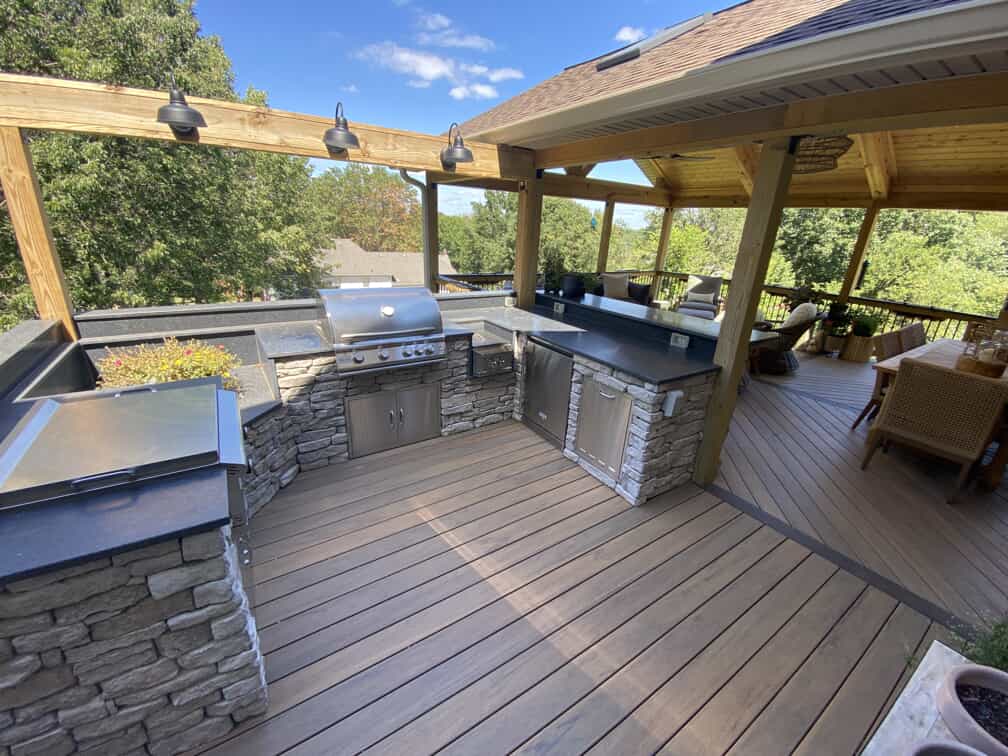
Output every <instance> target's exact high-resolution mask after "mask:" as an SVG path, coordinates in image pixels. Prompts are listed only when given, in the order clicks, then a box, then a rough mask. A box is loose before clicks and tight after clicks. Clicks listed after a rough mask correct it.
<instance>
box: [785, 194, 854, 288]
mask: <svg viewBox="0 0 1008 756" xmlns="http://www.w3.org/2000/svg"><path fill="white" fill-rule="evenodd" d="M863 218H864V210H860V209H857V208H843V209H827V210H824V209H819V208H807V207H802V208H788V209H786V210H785V211H784V216H783V218H782V220H781V226H780V230H779V231H778V233H777V249H778V250H779V251H780V253H781V254H782V255H783V256H784V258H785V259H786V260H787V261H788V262H789V263H790V264H791V269H792V270H793V271H794V276H795V280H796V281H797V282H798V284H799V285H802V286H813V287H817V288H830V285H831V284H833V283H834V282H839V281H842V280H843V277H844V273H845V272H846V270H847V265H848V263H849V262H850V257H851V251H852V250H853V248H854V241H855V240H856V239H857V233H858V229H859V228H860V226H861V221H862V219H863Z"/></svg>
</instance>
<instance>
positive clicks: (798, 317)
mask: <svg viewBox="0 0 1008 756" xmlns="http://www.w3.org/2000/svg"><path fill="white" fill-rule="evenodd" d="M818 314H819V308H818V307H816V305H815V303H813V302H802V303H801V304H800V305H798V306H797V307H795V308H794V309H793V310H791V312H790V313H789V314H788V316H787V318H785V319H784V322H783V323H781V324H780V326H779V327H780V328H782V329H783V328H790V327H791V326H796V325H798V324H799V323H805V322H806V321H809V320H815V318H816V316H817V315H818Z"/></svg>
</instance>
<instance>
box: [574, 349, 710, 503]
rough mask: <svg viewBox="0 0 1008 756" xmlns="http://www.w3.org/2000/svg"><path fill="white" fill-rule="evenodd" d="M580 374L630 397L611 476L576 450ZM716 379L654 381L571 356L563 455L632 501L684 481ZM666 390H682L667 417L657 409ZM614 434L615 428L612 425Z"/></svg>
mask: <svg viewBox="0 0 1008 756" xmlns="http://www.w3.org/2000/svg"><path fill="white" fill-rule="evenodd" d="M585 376H592V377H593V378H594V379H595V380H596V381H597V382H598V383H600V384H603V385H605V386H609V387H610V388H612V389H614V390H616V391H621V392H626V393H628V394H629V395H630V397H631V399H632V404H631V408H630V426H629V430H628V432H627V445H626V448H625V450H624V453H623V464H622V466H621V467H620V472H619V478H618V479H616V480H613V479H612V477H611V476H609V475H607V474H606V473H605V472H603V471H601V470H599V469H597V468H596V467H594V466H593V465H592V464H591V463H590V462H588V461H587V460H584V459H581V457H580V456H579V455H578V454H577V447H576V444H575V439H576V438H577V424H578V411H579V408H580V406H581V389H582V384H583V381H584V378H585ZM715 377H716V374H714V373H711V374H708V375H701V376H696V377H693V378H686V379H683V380H678V381H670V382H668V383H661V384H654V383H648V382H647V381H643V380H641V379H639V378H636V377H634V376H632V375H628V374H627V373H623V372H620V371H619V370H614V369H613V368H610V367H607V366H605V365H601V364H599V363H597V362H593V361H591V360H587V359H585V358H583V357H577V356H576V357H575V358H574V371H573V376H572V382H571V399H570V413H569V415H568V418H567V437H566V439H565V440H564V454H565V455H566V456H567V457H568V458H570V459H572V460H574V461H575V462H577V463H578V464H579V465H581V466H582V467H583V468H585V469H586V470H588V471H589V472H590V473H591V474H592V475H594V476H595V477H597V478H599V479H600V480H602V481H603V482H604V483H606V484H607V485H610V486H612V487H613V488H614V489H615V490H616V493H618V494H619V495H620V496H622V497H623V498H624V499H626V500H627V501H629V502H630V503H631V504H643V503H644V502H645V501H647V500H648V499H650V498H653V497H655V496H657V495H658V494H661V493H664V492H665V491H669V490H671V489H673V488H676V487H677V486H681V485H683V484H684V483H687V482H688V481H689V480H690V479H691V478H692V476H693V467H694V465H695V463H696V454H697V450H698V449H699V447H700V441H701V439H702V438H703V426H704V417H705V415H706V414H707V405H708V403H709V401H710V397H711V393H712V390H713V386H714V380H715ZM670 391H682V392H683V396H682V397H680V398H679V399H678V400H677V401H676V405H675V410H674V411H673V412H672V414H671V416H669V417H666V416H665V414H664V412H663V410H662V407H663V405H664V403H665V399H666V397H667V396H668V394H669V392H670ZM613 432H614V433H616V432H618V431H617V430H616V429H614V430H613Z"/></svg>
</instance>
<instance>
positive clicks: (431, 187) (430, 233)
mask: <svg viewBox="0 0 1008 756" xmlns="http://www.w3.org/2000/svg"><path fill="white" fill-rule="evenodd" d="M440 252H441V237H440V236H439V234H438V185H437V184H435V183H434V182H433V181H431V180H430V177H429V176H428V177H427V188H426V191H425V192H424V197H423V256H424V265H423V271H424V286H426V287H427V288H428V289H430V290H431V291H432V292H434V293H435V294H437V292H438V282H437V277H438V273H439V272H440V271H439V269H438V263H439V255H440Z"/></svg>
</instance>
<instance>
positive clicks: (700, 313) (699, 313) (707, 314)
mask: <svg viewBox="0 0 1008 756" xmlns="http://www.w3.org/2000/svg"><path fill="white" fill-rule="evenodd" d="M676 312H678V313H679V314H680V315H692V316H693V317H694V318H703V319H704V320H714V316H715V314H716V313H715V312H714V310H694V309H691V308H689V307H687V306H686V305H680V307H679V309H678V310H676Z"/></svg>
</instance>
